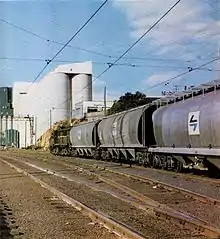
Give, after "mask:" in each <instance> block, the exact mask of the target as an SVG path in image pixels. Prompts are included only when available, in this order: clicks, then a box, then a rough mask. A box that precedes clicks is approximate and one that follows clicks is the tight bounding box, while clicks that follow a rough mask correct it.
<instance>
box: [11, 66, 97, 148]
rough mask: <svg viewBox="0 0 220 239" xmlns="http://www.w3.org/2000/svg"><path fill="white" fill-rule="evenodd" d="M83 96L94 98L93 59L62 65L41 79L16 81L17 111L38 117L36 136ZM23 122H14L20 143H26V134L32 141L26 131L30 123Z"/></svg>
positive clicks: (14, 102)
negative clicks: (31, 81) (32, 81)
mask: <svg viewBox="0 0 220 239" xmlns="http://www.w3.org/2000/svg"><path fill="white" fill-rule="evenodd" d="M82 99H83V100H85V101H92V63H91V62H83V63H74V64H67V65H61V66H58V67H57V68H56V69H55V70H54V71H52V72H50V73H49V74H47V75H46V76H44V77H43V78H42V79H41V80H40V81H39V82H36V83H28V82H16V83H14V87H13V107H14V115H15V116H21V117H23V116H27V115H31V116H34V117H35V120H36V122H35V126H36V129H35V131H36V136H35V137H36V138H39V137H40V136H41V135H42V134H43V133H44V132H45V131H46V130H47V129H48V128H49V127H50V125H51V124H53V123H55V122H57V121H60V120H62V119H66V118H69V117H71V115H72V111H73V110H75V105H76V104H77V103H79V102H80V101H82ZM23 124H24V122H21V121H19V122H14V128H15V129H19V131H20V139H21V142H20V145H21V147H24V144H25V143H24V138H26V145H29V144H30V136H29V137H27V135H26V134H27V132H30V128H29V124H28V125H27V124H26V126H25V125H23ZM27 127H28V128H27ZM25 132H26V133H25ZM27 138H28V139H27Z"/></svg>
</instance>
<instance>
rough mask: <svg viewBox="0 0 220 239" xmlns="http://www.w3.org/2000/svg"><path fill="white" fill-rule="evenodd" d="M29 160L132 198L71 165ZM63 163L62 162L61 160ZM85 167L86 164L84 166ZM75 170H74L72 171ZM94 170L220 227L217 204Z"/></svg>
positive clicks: (108, 191)
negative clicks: (209, 203) (212, 204)
mask: <svg viewBox="0 0 220 239" xmlns="http://www.w3.org/2000/svg"><path fill="white" fill-rule="evenodd" d="M28 161H29V162H31V163H33V164H35V165H38V166H40V167H43V168H48V169H50V170H56V172H62V174H64V175H67V176H70V177H71V178H73V179H74V180H76V181H78V182H81V183H83V184H87V185H89V186H90V187H93V188H96V189H97V190H102V191H104V192H107V193H114V194H116V195H117V196H118V197H121V198H125V199H127V200H131V198H129V197H127V195H125V193H122V192H121V191H119V190H117V189H115V188H112V187H109V186H108V185H107V184H105V183H103V182H102V183H100V182H99V181H97V180H98V179H97V178H94V177H92V176H88V175H87V174H82V173H79V172H77V171H76V170H74V169H73V168H74V167H72V168H71V165H70V166H69V167H67V166H66V164H65V165H62V164H59V162H57V161H51V160H47V161H42V160H34V159H33V158H32V159H29V160H28ZM61 163H62V162H61ZM83 167H84V166H83ZM87 168H88V167H87ZM73 170H74V172H72V171H73ZM93 172H95V173H97V174H99V175H100V176H102V177H105V178H109V179H111V180H114V181H116V182H118V183H120V184H122V185H124V186H127V187H129V188H131V189H133V190H135V191H137V192H139V193H141V194H143V195H145V196H147V197H149V198H151V199H153V200H155V201H157V202H159V203H162V204H167V205H168V206H170V207H172V208H174V209H175V210H177V211H179V212H181V213H184V214H188V215H190V216H192V217H196V218H199V219H201V220H202V221H205V222H207V223H209V224H210V225H213V226H215V227H217V228H220V209H219V208H216V207H215V206H210V205H207V204H206V203H201V202H196V203H195V202H194V201H193V200H192V199H191V198H189V197H186V196H185V195H183V194H181V193H177V192H170V191H168V190H166V189H164V188H162V187H158V186H157V187H156V188H155V187H152V185H151V184H147V183H143V182H140V181H137V180H133V179H130V178H127V177H124V176H120V175H118V174H117V175H116V174H114V173H110V172H108V171H100V170H98V169H93ZM135 201H136V203H139V204H141V205H143V203H141V201H138V200H135Z"/></svg>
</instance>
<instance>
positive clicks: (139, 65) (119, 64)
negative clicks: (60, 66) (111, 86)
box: [0, 57, 219, 71]
mask: <svg viewBox="0 0 220 239" xmlns="http://www.w3.org/2000/svg"><path fill="white" fill-rule="evenodd" d="M0 60H13V61H40V62H48V61H49V60H48V59H43V58H19V57H0ZM53 62H60V63H61V62H63V63H64V62H65V63H79V61H71V60H53ZM92 64H94V65H108V66H109V65H112V64H113V63H112V62H100V61H93V62H92ZM114 65H115V66H123V67H132V68H135V67H140V68H142V67H144V68H145V67H152V68H167V69H189V68H193V67H192V66H191V65H188V66H171V65H149V64H136V63H127V62H123V63H115V64H114ZM200 70H205V71H219V70H215V69H212V68H201V69H200Z"/></svg>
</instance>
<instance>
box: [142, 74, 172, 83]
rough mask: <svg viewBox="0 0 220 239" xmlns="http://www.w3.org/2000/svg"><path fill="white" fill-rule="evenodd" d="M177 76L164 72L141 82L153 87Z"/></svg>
mask: <svg viewBox="0 0 220 239" xmlns="http://www.w3.org/2000/svg"><path fill="white" fill-rule="evenodd" d="M176 75H177V72H166V73H161V74H154V75H151V76H150V77H148V78H147V79H145V80H143V82H142V83H143V84H145V85H148V86H153V85H155V84H158V83H161V82H163V81H166V80H169V79H170V78H172V77H174V76H176Z"/></svg>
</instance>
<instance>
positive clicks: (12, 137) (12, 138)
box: [10, 116, 14, 146]
mask: <svg viewBox="0 0 220 239" xmlns="http://www.w3.org/2000/svg"><path fill="white" fill-rule="evenodd" d="M13 127H14V126H13V116H11V136H10V138H11V139H10V142H11V146H12V145H14V130H13Z"/></svg>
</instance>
